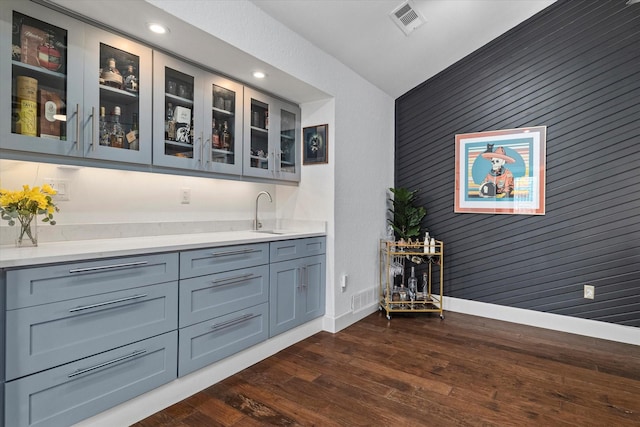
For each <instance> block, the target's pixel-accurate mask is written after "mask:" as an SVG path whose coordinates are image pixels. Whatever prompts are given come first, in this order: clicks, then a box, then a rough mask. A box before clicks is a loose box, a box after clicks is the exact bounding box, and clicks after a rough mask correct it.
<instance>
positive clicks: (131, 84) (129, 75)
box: [123, 64, 138, 92]
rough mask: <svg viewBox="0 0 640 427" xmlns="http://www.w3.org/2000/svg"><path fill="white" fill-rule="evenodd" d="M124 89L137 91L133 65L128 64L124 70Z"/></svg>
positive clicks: (136, 79)
mask: <svg viewBox="0 0 640 427" xmlns="http://www.w3.org/2000/svg"><path fill="white" fill-rule="evenodd" d="M123 80H124V89H125V90H127V91H129V92H137V91H138V78H137V77H136V75H135V74H134V73H133V65H132V64H129V65H128V66H127V71H125V73H124V76H123Z"/></svg>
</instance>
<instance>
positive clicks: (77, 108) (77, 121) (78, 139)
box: [75, 104, 80, 147]
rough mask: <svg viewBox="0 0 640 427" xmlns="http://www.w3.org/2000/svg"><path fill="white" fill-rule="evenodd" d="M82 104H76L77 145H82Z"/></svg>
mask: <svg viewBox="0 0 640 427" xmlns="http://www.w3.org/2000/svg"><path fill="white" fill-rule="evenodd" d="M79 142H80V104H76V141H75V144H76V147H80V144H79Z"/></svg>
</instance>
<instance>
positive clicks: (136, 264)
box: [69, 261, 149, 273]
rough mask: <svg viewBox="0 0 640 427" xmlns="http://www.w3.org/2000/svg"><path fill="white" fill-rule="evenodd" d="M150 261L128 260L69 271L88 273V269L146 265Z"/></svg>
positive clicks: (70, 271)
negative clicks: (122, 262)
mask: <svg viewBox="0 0 640 427" xmlns="http://www.w3.org/2000/svg"><path fill="white" fill-rule="evenodd" d="M148 263H149V262H148V261H137V262H126V263H124V264H110V265H102V266H99V267H86V268H74V269H72V270H69V273H86V272H88V271H101V270H110V269H112V268H123V267H136V266H139V265H146V264H148Z"/></svg>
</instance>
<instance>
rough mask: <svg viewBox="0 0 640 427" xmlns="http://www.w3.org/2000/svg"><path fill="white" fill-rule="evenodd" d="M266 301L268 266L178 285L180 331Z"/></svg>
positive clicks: (195, 279) (192, 279) (188, 281)
mask: <svg viewBox="0 0 640 427" xmlns="http://www.w3.org/2000/svg"><path fill="white" fill-rule="evenodd" d="M268 299H269V266H268V265H261V266H259V267H253V268H246V269H242V270H232V271H225V272H223V273H218V274H211V275H208V276H201V277H193V278H191V279H184V280H181V281H180V327H184V326H188V325H191V324H194V323H198V322H202V321H205V320H207V319H212V318H214V317H219V316H223V315H225V314H229V313H232V312H234V311H236V310H241V309H243V308H247V307H251V306H254V305H257V304H261V303H263V302H267V301H268Z"/></svg>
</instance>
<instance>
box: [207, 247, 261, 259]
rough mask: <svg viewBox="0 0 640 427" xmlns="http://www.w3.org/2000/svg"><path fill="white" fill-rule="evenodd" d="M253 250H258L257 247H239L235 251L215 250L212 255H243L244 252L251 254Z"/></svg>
mask: <svg viewBox="0 0 640 427" xmlns="http://www.w3.org/2000/svg"><path fill="white" fill-rule="evenodd" d="M251 252H258V251H257V250H255V249H251V248H249V249H238V250H235V251H225V252H213V253H212V254H211V255H212V256H214V257H219V256H229V255H243V254H250V253H251Z"/></svg>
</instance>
